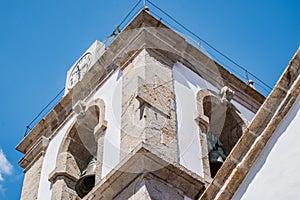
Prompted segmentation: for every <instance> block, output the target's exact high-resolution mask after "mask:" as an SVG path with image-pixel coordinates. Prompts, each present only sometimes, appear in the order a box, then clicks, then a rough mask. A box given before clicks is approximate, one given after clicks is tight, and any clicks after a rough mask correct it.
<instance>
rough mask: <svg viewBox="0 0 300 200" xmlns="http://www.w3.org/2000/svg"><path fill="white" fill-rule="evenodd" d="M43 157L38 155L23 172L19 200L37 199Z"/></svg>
mask: <svg viewBox="0 0 300 200" xmlns="http://www.w3.org/2000/svg"><path fill="white" fill-rule="evenodd" d="M43 160H44V157H43V156H41V157H39V158H38V159H37V160H36V161H35V163H34V164H33V165H32V166H31V168H30V169H28V171H27V172H26V174H25V177H24V182H23V188H22V194H21V200H34V199H37V195H38V189H39V184H40V177H41V171H42V166H43Z"/></svg>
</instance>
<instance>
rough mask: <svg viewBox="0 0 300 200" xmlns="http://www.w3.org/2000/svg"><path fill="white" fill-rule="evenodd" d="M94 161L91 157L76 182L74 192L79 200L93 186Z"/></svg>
mask: <svg viewBox="0 0 300 200" xmlns="http://www.w3.org/2000/svg"><path fill="white" fill-rule="evenodd" d="M95 171H96V159H95V158H94V157H93V158H92V160H91V161H90V162H89V164H88V166H87V168H86V169H85V170H83V171H82V173H81V175H80V178H79V179H78V181H77V182H76V185H75V191H76V192H77V194H78V196H79V197H80V198H82V197H84V196H85V195H87V194H88V193H89V192H90V191H91V190H92V189H93V187H94V186H95V174H96V173H95Z"/></svg>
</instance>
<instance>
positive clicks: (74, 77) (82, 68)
mask: <svg viewBox="0 0 300 200" xmlns="http://www.w3.org/2000/svg"><path fill="white" fill-rule="evenodd" d="M91 57H92V54H91V53H89V52H88V53H86V54H84V55H83V56H82V57H81V58H80V60H79V61H78V62H77V63H76V64H75V65H74V67H73V68H72V71H71V73H70V75H69V81H68V88H69V89H71V88H72V87H73V86H74V85H75V84H76V83H77V82H78V81H80V80H81V79H82V77H83V76H84V74H85V73H86V72H87V71H88V70H89V67H90V65H91Z"/></svg>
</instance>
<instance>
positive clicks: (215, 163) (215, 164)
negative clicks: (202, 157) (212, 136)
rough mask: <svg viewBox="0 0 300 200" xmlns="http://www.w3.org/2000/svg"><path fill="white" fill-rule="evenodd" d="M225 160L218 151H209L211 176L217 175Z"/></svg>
mask: <svg viewBox="0 0 300 200" xmlns="http://www.w3.org/2000/svg"><path fill="white" fill-rule="evenodd" d="M223 162H224V160H223V158H222V157H221V155H220V153H219V152H218V151H214V150H213V151H211V152H209V166H210V174H211V177H212V178H213V177H215V175H216V174H217V172H218V171H219V169H220V168H221V166H222V164H223Z"/></svg>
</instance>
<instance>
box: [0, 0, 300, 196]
mask: <svg viewBox="0 0 300 200" xmlns="http://www.w3.org/2000/svg"><path fill="white" fill-rule="evenodd" d="M136 2H137V1H136V0H135V1H133V0H115V1H101V0H84V1H83V0H82V1H79V0H51V1H50V0H48V1H46V0H26V1H25V0H11V1H0V58H1V74H2V77H1V79H0V87H1V92H2V93H1V107H2V112H1V113H2V115H1V117H0V128H1V129H0V133H1V140H0V199H10V200H11V199H19V198H20V193H21V185H22V181H23V173H22V169H21V168H20V167H19V166H18V164H17V163H18V161H19V159H20V158H21V156H22V154H21V153H19V152H17V151H16V150H15V146H16V145H17V144H18V143H19V141H21V140H22V138H23V134H24V131H25V126H26V124H28V123H29V122H30V121H31V120H32V119H33V118H34V117H35V115H36V114H37V113H39V111H40V110H41V109H42V108H43V107H44V106H45V105H46V104H47V103H48V102H49V101H50V100H51V99H52V98H53V97H54V96H55V95H56V94H57V93H58V92H59V91H60V90H61V89H62V88H63V87H64V85H65V78H66V72H67V70H68V69H69V68H70V67H71V65H72V64H73V63H74V62H75V61H76V60H77V59H78V58H79V57H80V56H81V54H82V53H83V52H84V51H85V50H86V49H87V48H88V47H89V46H90V45H91V44H92V43H93V42H94V41H95V40H100V41H104V40H105V37H106V36H108V35H110V34H111V33H112V31H113V29H114V27H115V25H118V24H119V23H120V22H121V21H122V19H123V18H124V17H125V16H126V14H127V13H128V12H129V11H130V9H131V8H132V7H133V6H134V4H135V3H136ZM152 2H153V3H155V4H156V5H158V6H159V7H160V8H162V9H163V10H165V11H166V12H167V13H169V14H170V15H171V16H173V17H174V18H175V19H177V20H178V21H180V22H181V23H182V24H183V25H185V26H186V27H188V28H189V29H190V30H192V31H193V32H194V33H196V34H197V35H199V36H200V37H201V38H203V39H204V40H206V41H208V42H209V43H210V44H211V45H213V46H214V47H215V48H217V49H218V50H219V51H221V52H223V53H224V54H226V55H227V56H229V57H230V58H232V59H233V60H235V61H236V62H238V63H239V64H240V65H242V66H243V67H245V68H247V70H249V71H250V72H252V73H253V74H255V75H256V76H258V77H259V78H261V79H262V80H263V81H264V82H266V83H267V84H268V85H270V86H272V87H273V86H274V84H275V83H276V81H277V80H278V78H279V76H280V75H281V73H282V72H283V70H284V69H285V67H286V66H287V64H288V62H289V61H290V59H291V58H292V56H293V54H294V53H295V51H296V50H297V48H298V46H299V44H300V1H298V0H293V1H292V0H287V1H274V0H273V1H271V0H264V1H259V0H252V1H238V0H232V1H218V0H217V1H203V0H190V1H188V3H187V1H183V0H181V1H179V0H172V1H171V0H164V1H158V0H152ZM149 7H150V12H151V11H153V12H155V13H156V14H158V15H160V16H162V18H163V21H164V20H165V19H166V20H167V18H166V17H165V16H164V15H163V14H161V13H160V12H158V10H156V9H154V8H152V7H151V5H150V6H149ZM168 21H169V20H168ZM183 34H185V33H183ZM207 51H208V52H209V53H211V54H214V52H210V50H209V49H207ZM231 67H233V68H234V66H231Z"/></svg>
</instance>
